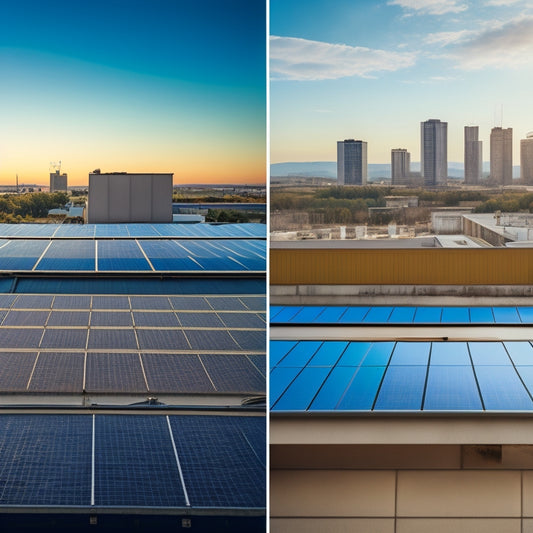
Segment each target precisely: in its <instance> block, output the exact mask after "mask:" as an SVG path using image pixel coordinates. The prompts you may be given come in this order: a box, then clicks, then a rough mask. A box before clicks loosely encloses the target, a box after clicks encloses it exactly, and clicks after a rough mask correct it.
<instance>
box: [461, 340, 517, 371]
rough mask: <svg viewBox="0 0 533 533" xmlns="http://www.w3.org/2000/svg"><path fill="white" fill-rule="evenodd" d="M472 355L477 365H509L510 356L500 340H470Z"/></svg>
mask: <svg viewBox="0 0 533 533" xmlns="http://www.w3.org/2000/svg"><path fill="white" fill-rule="evenodd" d="M468 347H469V349H470V355H471V356H472V361H473V363H474V365H475V366H480V365H509V364H510V361H509V356H508V355H507V352H506V351H505V348H504V347H503V344H501V343H499V342H469V343H468Z"/></svg>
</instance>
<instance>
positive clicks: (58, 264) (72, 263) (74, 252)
mask: <svg viewBox="0 0 533 533" xmlns="http://www.w3.org/2000/svg"><path fill="white" fill-rule="evenodd" d="M35 270H57V271H63V270H84V271H86V270H89V271H94V270H95V242H94V241H91V240H72V241H70V240H55V241H51V244H50V247H49V248H48V249H47V250H46V253H45V254H44V256H43V257H42V259H41V260H40V261H39V264H38V265H37V266H36V267H35Z"/></svg>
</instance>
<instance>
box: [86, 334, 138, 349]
mask: <svg viewBox="0 0 533 533" xmlns="http://www.w3.org/2000/svg"><path fill="white" fill-rule="evenodd" d="M87 347H88V349H89V350H102V349H104V350H113V349H115V350H137V349H138V346H137V340H136V338H135V332H134V331H133V330H131V329H91V330H90V332H89V342H88V344H87Z"/></svg>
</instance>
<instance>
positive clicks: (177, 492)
mask: <svg viewBox="0 0 533 533" xmlns="http://www.w3.org/2000/svg"><path fill="white" fill-rule="evenodd" d="M95 435H96V479H95V503H96V505H98V506H117V505H119V506H133V507H146V506H150V507H185V496H184V493H183V488H182V485H181V482H180V476H179V470H178V465H177V461H176V458H175V455H174V450H173V447H172V440H171V438H170V432H169V428H168V424H167V421H166V417H163V416H136V415H133V416H118V415H101V416H97V417H96V430H95Z"/></svg>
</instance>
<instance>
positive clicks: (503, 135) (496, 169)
mask: <svg viewBox="0 0 533 533" xmlns="http://www.w3.org/2000/svg"><path fill="white" fill-rule="evenodd" d="M490 178H491V180H492V182H493V183H495V184H497V185H511V184H512V183H513V128H506V129H504V128H500V127H498V128H492V130H491V132H490Z"/></svg>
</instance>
